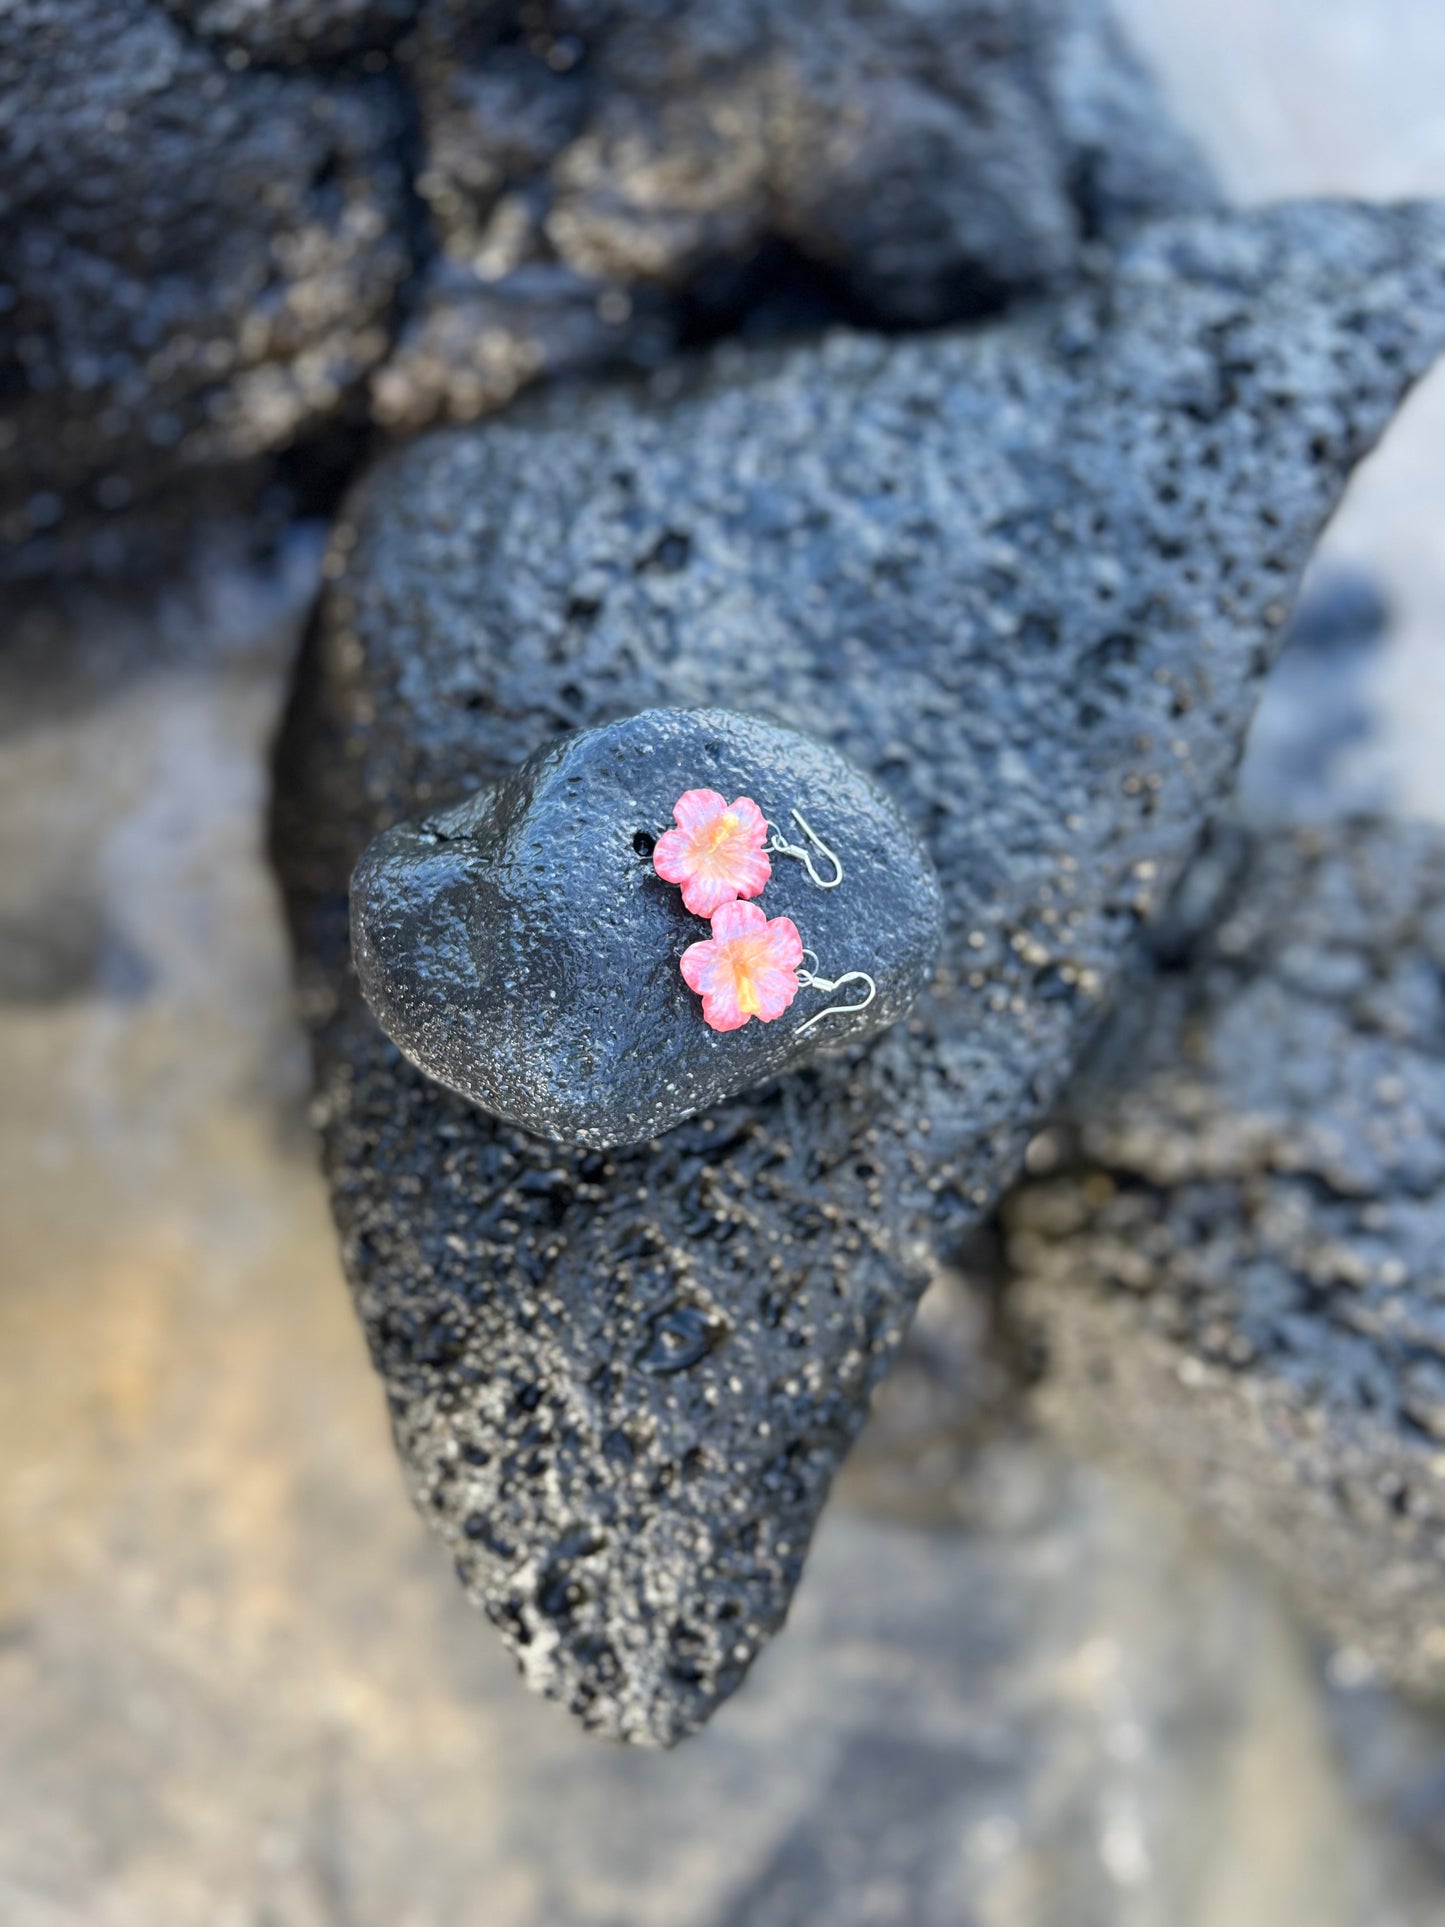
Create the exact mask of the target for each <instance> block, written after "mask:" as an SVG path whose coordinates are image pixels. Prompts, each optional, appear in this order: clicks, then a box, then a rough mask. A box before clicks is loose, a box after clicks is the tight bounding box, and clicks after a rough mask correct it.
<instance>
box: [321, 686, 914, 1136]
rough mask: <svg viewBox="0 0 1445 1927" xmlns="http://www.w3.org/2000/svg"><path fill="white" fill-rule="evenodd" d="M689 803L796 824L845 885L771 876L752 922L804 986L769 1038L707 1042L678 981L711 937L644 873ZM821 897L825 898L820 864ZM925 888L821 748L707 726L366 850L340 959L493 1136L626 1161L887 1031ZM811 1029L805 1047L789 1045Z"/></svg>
mask: <svg viewBox="0 0 1445 1927" xmlns="http://www.w3.org/2000/svg"><path fill="white" fill-rule="evenodd" d="M689 789H710V790H717V791H719V792H720V793H721V794H722V795H723V796H724V797H729V798H730V797H734V796H750V797H752V798H753V799H754V800H755V801H757V802H758V803H759V806H760V807H761V808H762V810H763V813H764V815H765V816H768V817H769V818H770V819H772V820H774V821H776V822H777V823H779V824H782V825H785V826H786V828H787V830H788V831H789V832H791V836H792V839H793V840H794V842H795V843H797V842H798V839H799V834H800V833H799V832H798V830H797V829H795V828H794V827H793V825H792V824H791V823H790V822H789V820H788V819H789V810H790V809H792V808H797V809H800V810H802V812H803V814H804V816H805V817H806V818H807V821H808V823H809V824H810V825H811V826H813V827H814V828H815V829H817V830H818V831H819V832H820V834H823V835H824V841H825V842H826V843H827V845H828V847H829V849H830V850H832V851H833V852H834V853H835V854H836V857H837V859H838V862H839V863H840V864H841V865H842V870H843V880H842V882H841V883H839V884H838V885H837V886H836V887H835V888H830V889H820V888H819V887H818V886H817V884H815V883H814V882H813V881H812V880H811V879H810V877H809V875H808V872H807V870H806V868H805V867H804V866H803V865H802V864H801V863H800V862H798V861H797V860H796V859H794V858H792V857H789V856H786V855H783V854H778V855H776V856H774V857H773V859H772V875H771V877H770V878H769V879H768V883H767V886H766V888H765V890H764V891H763V894H762V896H761V898H760V899H759V900H758V901H759V907H760V908H761V909H762V911H763V913H764V914H765V915H766V916H767V917H769V918H773V917H790V918H791V919H792V921H793V923H794V925H795V926H796V927H797V930H798V932H799V934H800V935H801V936H802V939H803V942H804V944H805V945H807V946H810V947H811V949H812V950H813V953H814V955H813V958H812V960H811V967H812V970H813V974H814V975H816V976H820V977H825V978H828V979H830V980H833V979H837V978H839V977H841V976H842V975H843V973H844V972H845V971H860V970H861V971H866V972H867V973H868V975H869V976H871V977H872V979H873V981H874V985H875V994H874V995H873V998H872V1001H871V1002H870V1003H869V1005H868V1007H867V1008H866V1009H865V1010H860V1011H859V1012H858V1013H857V1014H856V1015H848V1014H846V1013H845V1012H844V1011H843V1010H839V1011H838V1012H837V1013H836V1014H835V1015H833V1016H829V1017H826V1018H824V1019H823V1021H822V1022H816V1021H815V1020H816V1019H817V1018H818V1016H819V1014H820V1013H822V1012H824V1011H826V1010H828V1009H829V1008H830V1007H831V1006H834V1005H844V1006H846V1005H848V1004H849V1003H856V1002H857V1001H858V1000H859V997H860V995H861V992H860V990H858V989H856V988H854V987H852V986H845V987H844V988H842V989H841V990H839V991H838V992H837V993H835V994H825V993H824V992H822V991H819V990H816V989H810V988H806V987H805V988H804V989H802V990H800V991H799V993H798V995H797V997H796V998H795V999H794V1002H793V1004H792V1005H791V1007H790V1008H789V1009H788V1010H787V1011H786V1012H784V1013H783V1015H782V1016H780V1017H778V1018H776V1019H775V1020H774V1021H772V1022H770V1023H767V1024H763V1023H757V1022H753V1023H748V1024H746V1025H744V1026H743V1028H742V1029H741V1030H736V1031H729V1032H720V1031H716V1030H710V1029H709V1028H708V1026H707V1025H706V1024H705V1023H704V1021H703V1016H702V1005H701V1003H700V1001H699V999H698V997H697V996H696V995H695V994H694V992H693V991H692V990H690V989H689V987H688V985H687V984H686V983H685V982H684V981H683V978H682V974H681V972H680V970H679V968H678V962H679V959H680V958H681V957H682V955H683V952H684V951H685V950H686V949H687V948H688V946H689V945H690V944H695V943H699V942H702V941H704V940H706V939H707V938H708V937H709V936H710V935H711V934H712V933H711V931H710V929H709V925H708V923H707V921H706V920H705V919H704V918H701V917H699V916H696V915H693V914H692V913H691V912H690V911H689V910H688V909H687V908H686V907H685V905H684V903H683V900H682V892H681V891H680V890H679V889H678V888H677V887H676V886H675V885H673V884H671V883H667V882H665V881H664V880H663V878H662V877H660V876H659V875H658V874H657V872H656V870H655V869H654V867H653V849H654V846H655V844H656V841H657V838H658V837H659V836H660V835H662V834H663V832H664V831H666V830H668V829H670V828H671V827H672V806H673V804H674V803H675V802H676V801H677V799H678V797H679V796H680V795H681V794H682V793H683V792H684V791H685V790H689ZM821 874H822V875H823V876H824V878H825V879H827V878H831V876H832V874H833V871H832V868H831V866H830V865H828V864H827V863H826V862H824V863H823V864H822V870H821ZM941 911H942V906H941V903H940V900H939V892H938V879H937V877H936V876H935V875H934V874H933V868H932V865H931V864H930V863H929V861H928V858H927V857H926V856H925V855H924V853H923V851H922V850H921V849H919V847H918V844H917V841H916V839H915V838H914V837H913V835H912V834H911V832H910V831H909V829H908V826H907V825H906V824H905V823H903V822H902V821H901V820H900V819H899V817H898V814H897V812H896V811H895V810H893V809H892V808H890V806H889V804H888V800H887V798H886V797H884V796H882V795H881V794H880V793H879V791H878V789H877V788H876V786H875V785H874V784H872V783H870V782H869V781H868V779H867V777H865V776H863V775H862V774H861V772H859V771H858V770H855V769H852V768H850V767H849V765H848V764H847V763H845V762H844V761H843V759H842V758H841V757H840V756H837V755H836V754H835V753H834V752H833V751H832V750H830V749H829V748H827V746H826V745H825V744H822V743H819V742H816V741H813V740H811V739H810V738H808V737H805V736H801V735H799V734H798V732H797V731H796V730H782V729H778V728H776V727H775V726H774V725H773V724H771V723H763V722H759V721H758V720H756V719H755V718H753V717H748V716H734V715H730V714H728V713H727V712H725V711H723V710H717V709H702V710H676V709H673V710H658V709H652V710H646V711H644V712H643V713H642V714H641V715H640V716H633V717H629V718H628V719H626V720H625V721H623V722H617V723H610V724H608V725H607V726H606V727H605V728H602V729H593V730H585V731H583V732H582V733H581V734H573V735H570V736H567V737H564V738H563V739H562V741H561V742H560V743H558V744H556V745H555V746H548V747H546V748H545V749H543V750H541V751H540V752H539V753H538V754H537V755H536V756H534V757H532V758H531V759H530V760H529V762H528V763H527V764H526V766H525V767H524V768H523V769H521V770H519V771H518V773H517V775H516V776H515V777H514V778H513V779H512V780H511V781H510V782H508V783H503V784H499V785H498V786H497V787H495V788H493V789H489V790H485V791H483V792H481V794H480V795H478V796H475V797H471V798H468V799H467V800H466V801H465V802H463V803H460V804H458V805H457V806H456V808H455V809H452V810H446V811H434V812H432V814H430V815H429V816H426V817H422V818H419V819H417V820H415V821H413V822H412V823H404V824H398V825H397V826H396V827H395V828H394V829H391V830H387V831H384V832H383V834H382V835H381V836H379V837H378V838H377V839H376V841H375V842H374V843H372V844H371V845H370V846H369V848H368V849H367V851H366V853H365V854H364V855H363V857H362V859H361V861H360V863H359V864H358V865H357V867H356V870H355V873H354V874H353V876H352V879H351V942H352V953H353V955H354V957H355V959H356V966H357V972H358V975H359V976H360V978H361V985H362V989H363V991H364V992H365V995H366V1000H367V1002H368V1004H369V1005H370V1006H371V1009H372V1011H373V1012H374V1013H375V1015H376V1017H377V1019H378V1021H379V1022H380V1024H381V1026H382V1028H383V1030H385V1032H386V1033H387V1035H388V1036H389V1037H390V1038H391V1039H392V1041H393V1042H394V1043H396V1044H398V1045H399V1046H400V1047H401V1049H402V1050H404V1051H405V1052H406V1055H407V1056H408V1057H409V1058H410V1059H411V1061H412V1062H413V1063H414V1064H416V1065H417V1066H418V1067H419V1068H420V1069H421V1070H423V1071H425V1072H426V1074H427V1075H428V1076H429V1077H434V1078H436V1080H437V1081H438V1082H439V1083H442V1084H445V1085H446V1086H447V1088H448V1089H449V1090H453V1091H459V1092H461V1094H462V1095H463V1096H465V1097H469V1098H471V1100H472V1101H473V1103H475V1104H479V1105H480V1106H481V1108H482V1109H483V1110H484V1111H487V1112H489V1113H490V1114H491V1115H492V1116H493V1117H498V1118H502V1119H505V1120H506V1121H507V1122H508V1123H511V1124H520V1125H522V1126H523V1127H524V1128H525V1129H527V1130H529V1131H535V1132H537V1133H538V1134H539V1135H541V1136H543V1137H548V1138H554V1139H557V1140H559V1141H561V1142H564V1143H571V1144H585V1145H590V1146H591V1147H592V1148H593V1149H595V1150H607V1149H610V1148H612V1147H613V1146H615V1145H620V1144H639V1143H641V1142H642V1141H643V1140H644V1139H645V1138H650V1137H656V1136H658V1135H659V1133H661V1132H663V1131H666V1130H669V1129H671V1127H672V1126H673V1125H675V1124H680V1123H681V1122H682V1121H683V1119H684V1118H688V1117H692V1116H694V1115H696V1114H697V1113H698V1112H699V1111H703V1110H706V1109H707V1108H708V1107H709V1106H710V1105H713V1104H717V1103H719V1102H721V1101H722V1100H723V1099H724V1098H728V1097H733V1096H736V1094H737V1093H738V1092H739V1091H745V1090H749V1089H751V1088H753V1087H754V1086H756V1085H759V1084H763V1083H766V1082H767V1081H768V1079H769V1078H772V1077H777V1076H779V1075H780V1074H782V1073H784V1072H787V1071H791V1070H796V1069H797V1068H798V1067H799V1066H801V1065H803V1064H806V1063H808V1062H810V1061H811V1060H813V1059H815V1058H817V1057H819V1056H821V1055H823V1054H824V1053H826V1052H828V1051H832V1050H837V1049H839V1048H840V1047H842V1046H845V1045H855V1044H861V1043H864V1042H866V1041H867V1040H868V1039H869V1038H870V1037H875V1036H877V1035H878V1033H879V1032H880V1031H883V1030H886V1029H887V1028H888V1026H889V1025H890V1024H896V1023H897V1022H898V1020H899V1018H900V1017H902V1016H903V1015H904V1014H905V1012H906V1011H907V1010H908V1008H909V1006H910V1005H911V1004H912V1002H913V1000H914V998H915V997H916V996H917V995H918V993H919V991H920V990H921V989H922V988H923V986H924V985H925V984H926V983H927V981H928V979H929V977H930V976H931V975H932V974H933V968H934V965H935V964H936V962H937V960H938V937H939V923H940V918H941ZM803 1026H807V1027H808V1028H807V1030H806V1034H804V1031H803V1029H802V1027H803Z"/></svg>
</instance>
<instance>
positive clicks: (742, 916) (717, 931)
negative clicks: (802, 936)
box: [712, 901, 802, 957]
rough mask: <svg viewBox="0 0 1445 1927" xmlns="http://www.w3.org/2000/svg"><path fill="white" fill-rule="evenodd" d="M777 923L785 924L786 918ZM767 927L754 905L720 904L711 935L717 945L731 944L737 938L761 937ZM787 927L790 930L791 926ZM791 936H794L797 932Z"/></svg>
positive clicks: (713, 921) (763, 917)
mask: <svg viewBox="0 0 1445 1927" xmlns="http://www.w3.org/2000/svg"><path fill="white" fill-rule="evenodd" d="M778 922H779V923H787V918H786V917H779V919H778ZM767 927H768V920H767V918H766V917H765V916H764V915H763V913H762V911H761V910H760V909H759V908H758V906H757V904H755V903H742V902H737V901H734V902H731V903H724V904H720V905H719V906H718V909H717V910H716V912H715V913H714V915H713V920H712V934H713V937H714V938H715V939H716V941H717V942H718V943H732V942H734V941H735V940H736V939H737V938H738V937H756V936H761V935H762V933H763V931H765V930H766V929H767ZM788 927H789V929H792V925H791V924H789V925H788ZM793 934H794V936H796V935H797V932H796V931H794V932H793ZM801 955H802V952H801V951H799V956H800V957H801Z"/></svg>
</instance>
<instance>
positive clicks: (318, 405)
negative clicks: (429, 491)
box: [0, 0, 409, 566]
mask: <svg viewBox="0 0 1445 1927" xmlns="http://www.w3.org/2000/svg"><path fill="white" fill-rule="evenodd" d="M98 47H103V48H104V50H105V57H104V59H103V60H101V59H97V57H96V50H97V48H98ZM397 129H398V123H397V119H396V116H395V113H394V111H393V109H392V107H391V105H390V104H389V103H388V101H387V100H386V99H385V98H384V97H383V95H381V94H380V93H378V92H377V91H376V90H374V89H368V88H366V87H364V86H362V85H360V84H358V85H343V84H341V83H339V82H337V83H327V84H326V85H324V86H323V85H322V84H321V83H319V82H317V81H314V80H312V79H309V78H303V77H300V76H284V75H280V74H248V73H241V72H237V71H235V70H233V69H232V68H231V67H229V66H228V65H227V64H226V63H225V61H224V60H223V59H222V57H221V53H220V50H219V49H218V48H213V47H210V46H207V45H205V44H203V43H202V42H200V41H199V40H197V39H196V38H195V37H194V36H193V35H192V34H190V33H189V32H187V31H186V30H185V29H184V28H183V27H182V26H181V25H179V24H178V23H177V22H176V21H175V20H173V19H172V18H171V16H170V15H169V14H167V13H166V12H165V11H164V10H163V9H161V8H160V7H157V6H153V5H150V4H148V3H147V0H17V4H15V5H13V6H8V7H6V8H5V9H4V10H3V12H0V147H3V152H4V159H3V161H0V221H3V225H4V228H5V233H6V249H5V264H4V281H5V293H6V299H5V301H4V304H3V309H0V371H3V380H0V393H3V400H0V544H17V545H18V544H22V543H24V544H27V545H28V546H29V548H30V550H31V551H32V553H33V554H34V556H35V559H36V566H39V564H41V563H43V562H44V561H45V559H46V557H47V556H48V555H49V554H50V551H51V550H52V548H53V547H54V545H55V543H56V542H57V540H58V539H59V538H60V536H61V535H62V534H63V533H64V532H65V529H66V527H67V526H68V521H67V517H68V512H71V511H73V514H72V515H70V519H71V520H77V519H78V520H79V521H80V522H82V523H84V522H86V520H87V518H88V519H90V520H92V521H94V520H96V519H97V518H98V519H99V520H100V521H102V522H103V521H104V520H105V519H106V518H107V517H112V516H116V515H119V514H120V513H121V512H122V511H125V510H127V509H130V508H132V507H133V506H135V505H136V504H137V503H140V502H143V501H144V500H145V498H146V497H147V496H148V495H149V494H150V493H151V492H152V491H154V490H156V489H157V488H159V487H160V486H161V485H162V484H164V483H165V482H167V481H168V480H171V479H172V478H174V477H175V476H176V474H177V473H178V471H181V470H185V471H188V472H189V474H190V475H191V476H195V475H200V476H201V477H203V478H204V477H206V476H208V475H209V474H211V473H213V472H215V471H220V470H227V469H239V468H244V467H245V465H246V464H248V463H251V462H253V461H254V460H255V459H256V458H257V457H259V456H261V455H264V454H267V453H269V452H270V451H273V450H275V449H278V448H280V447H283V446H285V445H286V444H287V443H289V442H290V441H292V440H293V439H294V438H295V437H296V436H298V435H300V434H302V433H303V432H305V431H306V430H307V429H308V428H311V427H314V426H315V425H316V424H318V423H319V422H322V421H325V420H329V419H331V418H333V417H335V416H336V415H337V414H338V413H340V412H341V410H342V409H343V407H344V405H345V403H346V401H347V398H348V397H351V398H353V399H354V398H355V397H357V396H358V395H359V393H360V389H361V384H362V382H363V380H364V377H365V376H366V374H367V373H368V371H369V370H370V369H371V368H372V367H373V366H374V364H375V363H377V362H378V361H380V359H381V358H382V356H383V355H384V354H385V352H386V349H387V344H388V341H389V338H390V331H391V326H392V310H393V304H394V302H395V299H396V293H397V289H398V286H399V284H400V282H401V280H402V278H403V277H404V275H405V274H406V272H407V270H408V266H409V257H408V252H407V249H406V247H405V245H404V243H403V239H402V215H403V208H404V198H403V186H404V182H403V170H402V168H401V165H400V162H399V160H398V158H397V156H396V154H395V153H394V151H393V148H394V143H395V138H396V134H397ZM252 485H253V487H254V480H253V483H252ZM202 486H203V487H204V483H203V484H202ZM194 488H195V484H194V482H191V483H189V484H188V485H187V494H188V496H189V497H190V499H189V500H188V501H187V502H186V503H185V504H184V505H183V506H182V507H181V513H182V514H185V513H193V512H194V501H195V498H194V493H193V491H194Z"/></svg>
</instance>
